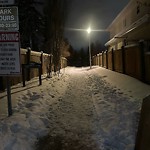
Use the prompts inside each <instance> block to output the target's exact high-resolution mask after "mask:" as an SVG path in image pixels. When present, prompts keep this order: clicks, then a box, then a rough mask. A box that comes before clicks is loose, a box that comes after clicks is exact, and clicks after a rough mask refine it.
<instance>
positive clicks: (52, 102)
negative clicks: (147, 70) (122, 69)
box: [0, 67, 150, 150]
mask: <svg viewBox="0 0 150 150" xmlns="http://www.w3.org/2000/svg"><path fill="white" fill-rule="evenodd" d="M61 72H62V74H61V75H60V76H59V77H58V76H55V77H53V78H51V79H47V78H44V79H43V83H42V86H38V81H37V79H34V80H32V81H30V82H28V83H27V85H26V87H24V88H23V87H22V84H18V85H16V86H13V87H12V93H13V94H12V101H13V111H14V113H13V116H11V117H7V118H6V117H4V114H2V113H1V114H0V115H1V116H2V117H3V119H1V123H0V150H34V149H35V142H36V141H37V139H38V138H40V137H43V136H45V135H47V134H50V137H51V138H54V139H57V138H58V137H59V140H58V141H57V142H56V141H55V140H53V142H52V143H51V145H49V146H51V147H52V148H53V147H54V146H56V145H57V144H61V146H62V147H63V148H64V149H65V148H66V149H68V147H70V146H71V145H73V146H72V147H71V149H70V150H74V149H77V150H80V149H83V147H84V149H85V150H88V149H89V150H108V149H109V150H134V143H135V137H136V132H137V126H138V119H139V113H140V108H141V103H142V99H143V98H144V97H146V96H147V95H149V94H150V86H149V85H146V84H144V83H142V82H140V81H138V80H136V79H134V78H132V77H129V76H126V75H122V74H120V73H116V72H112V71H110V70H106V69H104V68H101V67H93V68H92V69H91V70H89V68H73V67H67V68H66V69H65V71H64V70H62V71H61ZM35 81H36V82H35ZM5 95H6V94H5V93H0V98H1V99H0V103H2V102H4V101H6V99H7V97H6V96H5ZM3 106H4V105H3ZM5 111H6V110H3V111H1V112H5ZM54 141H55V142H56V143H54ZM73 143H74V144H73Z"/></svg>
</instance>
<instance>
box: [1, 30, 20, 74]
mask: <svg viewBox="0 0 150 150" xmlns="http://www.w3.org/2000/svg"><path fill="white" fill-rule="evenodd" d="M20 68H21V67H20V46H19V32H0V75H19V74H20V73H21V69H20Z"/></svg>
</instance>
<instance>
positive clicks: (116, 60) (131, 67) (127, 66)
mask: <svg viewBox="0 0 150 150" xmlns="http://www.w3.org/2000/svg"><path fill="white" fill-rule="evenodd" d="M93 65H98V66H101V67H105V68H107V69H110V70H113V71H116V72H120V73H124V74H127V75H130V76H132V77H134V78H137V79H139V80H142V81H144V82H146V83H149V84H150V69H149V66H150V52H148V51H146V50H145V48H144V45H143V44H142V43H140V44H138V45H130V46H126V47H122V48H121V49H117V50H114V49H112V50H110V51H105V52H102V53H100V54H97V55H95V56H93Z"/></svg>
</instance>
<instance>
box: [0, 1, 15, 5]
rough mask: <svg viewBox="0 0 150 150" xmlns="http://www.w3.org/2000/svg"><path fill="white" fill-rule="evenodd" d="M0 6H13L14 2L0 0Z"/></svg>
mask: <svg viewBox="0 0 150 150" xmlns="http://www.w3.org/2000/svg"><path fill="white" fill-rule="evenodd" d="M0 5H14V0H0Z"/></svg>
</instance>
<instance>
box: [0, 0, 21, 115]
mask: <svg viewBox="0 0 150 150" xmlns="http://www.w3.org/2000/svg"><path fill="white" fill-rule="evenodd" d="M13 4H14V0H0V5H2V6H4V5H13ZM18 30H19V21H18V7H0V76H6V77H7V99H8V116H11V115H12V104H11V84H10V77H9V76H11V75H19V74H21V67H20V44H19V42H20V37H19V32H18Z"/></svg>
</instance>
